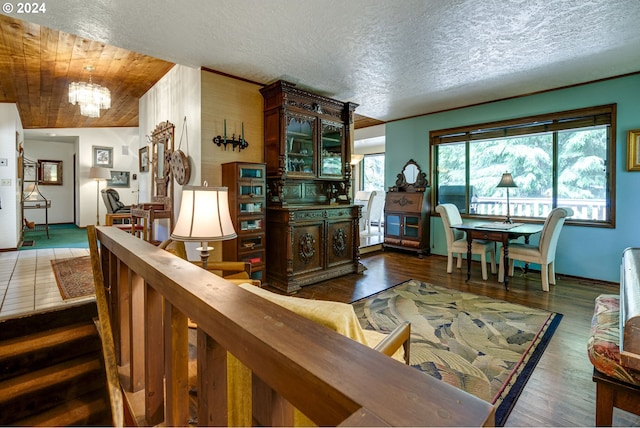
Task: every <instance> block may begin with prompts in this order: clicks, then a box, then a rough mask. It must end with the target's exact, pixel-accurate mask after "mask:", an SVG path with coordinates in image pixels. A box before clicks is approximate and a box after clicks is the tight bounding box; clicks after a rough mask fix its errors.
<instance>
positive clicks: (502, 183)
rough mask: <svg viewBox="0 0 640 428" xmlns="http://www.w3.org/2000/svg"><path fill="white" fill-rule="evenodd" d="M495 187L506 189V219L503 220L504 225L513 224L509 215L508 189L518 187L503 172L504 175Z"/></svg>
mask: <svg viewBox="0 0 640 428" xmlns="http://www.w3.org/2000/svg"><path fill="white" fill-rule="evenodd" d="M496 187H504V188H506V189H507V218H506V219H505V220H504V223H513V220H511V215H510V213H509V188H513V187H518V186H516V183H514V181H513V177H512V176H511V173H510V172H505V173H504V174H502V178H501V179H500V183H498V185H497V186H496Z"/></svg>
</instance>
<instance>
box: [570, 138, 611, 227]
mask: <svg viewBox="0 0 640 428" xmlns="http://www.w3.org/2000/svg"><path fill="white" fill-rule="evenodd" d="M607 133H608V127H599V128H595V129H594V128H591V129H580V130H570V131H563V132H558V206H566V207H571V208H572V209H573V211H574V214H573V217H572V218H574V219H580V220H600V221H602V220H609V219H608V218H607V217H608V211H607V209H606V192H607V162H606V159H607Z"/></svg>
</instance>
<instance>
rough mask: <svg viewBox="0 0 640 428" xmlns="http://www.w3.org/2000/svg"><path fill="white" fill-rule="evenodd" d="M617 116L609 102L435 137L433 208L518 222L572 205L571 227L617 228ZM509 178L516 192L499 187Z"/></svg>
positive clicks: (454, 130) (453, 130)
mask: <svg viewBox="0 0 640 428" xmlns="http://www.w3.org/2000/svg"><path fill="white" fill-rule="evenodd" d="M615 111H616V108H615V104H610V105H605V106H598V107H590V108H585V109H580V110H571V111H566V112H558V113H549V114H545V115H538V116H530V117H527V118H522V119H511V120H506V121H504V122H493V123H487V124H479V125H469V126H463V127H459V128H449V129H444V130H442V131H432V132H431V133H430V142H431V145H432V147H433V162H434V165H433V168H434V169H435V171H436V175H435V177H434V181H435V183H434V186H437V191H436V192H435V193H436V201H435V203H437V204H438V203H446V202H449V203H454V204H455V205H457V206H458V208H459V209H460V212H461V213H469V214H477V215H486V216H492V217H494V218H500V217H504V216H506V215H507V212H509V214H510V215H511V216H512V217H515V218H516V219H517V218H521V219H525V218H536V219H543V218H545V217H546V216H547V215H548V214H549V212H551V210H552V209H553V208H555V207H568V208H571V209H572V210H573V211H574V215H573V216H572V218H571V220H572V221H582V222H585V223H587V224H593V225H597V224H601V225H609V226H612V225H613V223H614V221H615V219H614V218H613V209H612V207H614V206H615V193H614V192H612V191H611V187H612V186H611V182H612V181H613V180H615V177H613V175H614V174H615V165H613V163H612V161H611V156H609V153H612V152H613V151H614V150H615V127H614V123H613V119H612V118H613V117H615ZM465 154H466V156H465ZM505 172H509V173H511V175H512V177H513V180H514V182H515V184H516V185H517V187H515V188H509V189H508V190H507V189H506V188H497V187H496V186H497V185H498V183H499V182H500V179H501V176H502V174H503V173H505ZM507 192H508V193H507ZM507 195H508V198H509V207H507ZM467 204H468V205H469V206H468V207H467ZM467 208H468V210H467ZM507 210H508V211H507Z"/></svg>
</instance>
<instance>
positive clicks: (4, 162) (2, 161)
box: [0, 158, 9, 166]
mask: <svg viewBox="0 0 640 428" xmlns="http://www.w3.org/2000/svg"><path fill="white" fill-rule="evenodd" d="M7 165H9V161H8V159H7V158H0V166H7Z"/></svg>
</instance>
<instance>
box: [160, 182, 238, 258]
mask: <svg viewBox="0 0 640 428" xmlns="http://www.w3.org/2000/svg"><path fill="white" fill-rule="evenodd" d="M206 184H207V183H206V182H205V186H202V187H197V186H185V187H184V188H183V189H182V203H181V204H180V213H179V214H178V221H177V222H176V227H175V228H174V229H173V232H171V238H172V239H175V240H176V241H185V242H200V243H201V245H202V246H201V247H198V248H197V250H198V251H200V259H201V260H202V267H203V268H204V269H206V268H207V259H208V258H209V251H210V250H213V247H209V246H208V245H209V242H212V241H225V240H227V239H233V238H235V237H236V236H238V235H237V234H236V231H235V229H234V228H233V222H232V221H231V215H230V214H229V192H228V189H227V188H226V187H207V186H206Z"/></svg>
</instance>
